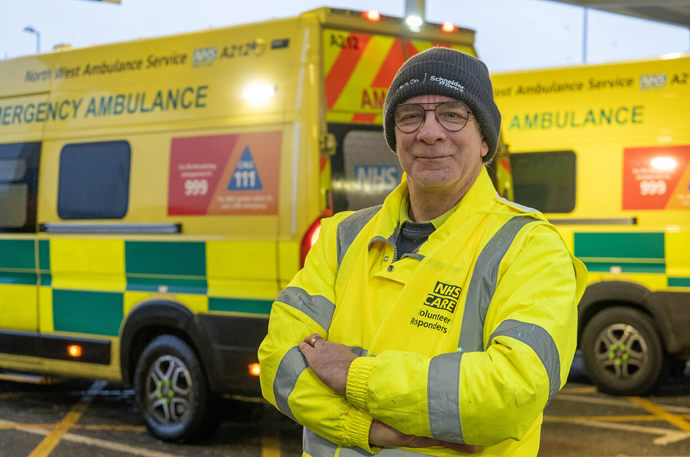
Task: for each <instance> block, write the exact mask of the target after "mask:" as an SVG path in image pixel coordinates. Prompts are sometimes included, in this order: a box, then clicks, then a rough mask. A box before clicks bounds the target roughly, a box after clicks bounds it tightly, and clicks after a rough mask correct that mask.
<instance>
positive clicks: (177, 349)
mask: <svg viewBox="0 0 690 457" xmlns="http://www.w3.org/2000/svg"><path fill="white" fill-rule="evenodd" d="M473 42H474V32H473V31H471V30H467V29H462V28H457V27H454V26H452V25H451V24H443V26H441V25H439V24H422V25H421V26H420V27H418V28H417V29H416V30H411V29H410V28H408V27H407V25H405V23H404V22H403V21H402V20H401V19H399V18H393V17H386V16H381V15H378V14H377V13H376V12H367V13H362V12H357V11H350V10H343V9H333V8H320V9H316V10H313V11H309V12H306V13H304V14H301V15H299V16H297V17H293V18H288V19H277V20H271V21H267V22H261V23H256V24H250V25H241V26H234V27H230V28H218V29H211V30H206V31H201V32H195V33H188V34H181V35H176V36H170V37H164V38H154V39H143V40H137V41H132V42H125V43H118V44H110V45H104V46H94V47H88V48H83V49H74V50H61V51H54V52H52V53H48V54H42V55H36V56H28V57H21V58H16V59H10V60H3V61H0V80H2V84H1V85H0V379H3V380H19V381H31V382H50V380H55V379H60V378H64V377H82V378H92V379H104V380H109V381H116V382H122V383H125V384H127V385H131V386H133V388H134V390H135V392H136V398H137V402H138V405H139V408H140V410H141V413H142V414H143V417H144V419H145V423H146V425H147V427H148V428H149V430H150V431H151V433H152V434H153V435H155V436H156V437H158V438H160V439H163V440H169V441H189V440H192V439H194V438H196V437H199V436H200V435H202V434H203V433H205V432H206V431H208V430H210V429H211V428H212V427H211V425H212V424H213V422H214V420H215V415H216V414H215V413H216V410H217V409H218V408H217V407H215V405H214V400H215V399H216V398H218V397H220V396H232V398H256V397H258V396H259V395H260V387H259V381H258V377H257V376H258V374H259V365H258V360H257V355H256V352H257V348H258V346H259V343H260V342H261V340H262V339H263V337H264V335H265V334H266V332H267V326H268V315H269V311H270V307H271V303H272V301H273V299H274V298H275V297H276V296H277V295H278V294H279V292H280V291H281V290H282V289H283V288H284V287H285V286H286V285H287V283H288V281H289V280H290V279H291V278H292V277H293V275H294V274H295V273H296V272H297V271H298V269H299V268H300V266H301V264H302V261H303V260H304V257H305V255H306V252H307V250H308V249H309V247H310V246H311V245H312V243H313V242H314V241H315V239H316V237H317V236H318V231H319V219H320V218H321V217H322V216H324V215H329V214H332V213H333V212H334V211H340V210H345V209H356V208H361V207H364V206H370V205H372V204H377V203H380V202H381V201H382V198H383V196H384V195H386V194H387V193H388V192H389V191H390V190H391V189H392V188H393V187H394V186H395V185H396V184H397V183H398V182H399V181H400V177H401V171H400V169H399V167H398V165H397V160H396V158H395V155H394V154H393V153H391V152H390V151H389V150H388V148H387V146H386V145H385V141H384V139H383V134H382V129H381V122H382V119H381V108H382V105H383V101H384V99H385V96H386V90H387V88H388V85H389V84H390V82H391V81H392V79H393V76H394V75H395V72H396V70H397V69H398V67H399V66H400V65H401V64H402V63H403V62H404V60H405V59H407V58H408V57H410V56H411V55H414V54H416V53H418V52H420V51H422V50H424V49H427V48H429V47H431V46H446V47H452V48H455V49H459V50H462V51H465V52H467V53H470V54H475V50H474V47H473Z"/></svg>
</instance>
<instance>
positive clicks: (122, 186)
mask: <svg viewBox="0 0 690 457" xmlns="http://www.w3.org/2000/svg"><path fill="white" fill-rule="evenodd" d="M130 155H131V152H130V147H129V143H127V142H126V141H107V142H102V143H80V144H68V145H66V146H65V147H64V148H63V149H62V154H61V155H60V182H59V185H58V215H59V216H60V217H61V218H62V219H120V218H122V217H124V215H125V214H126V213H127V206H128V202H129V172H130Z"/></svg>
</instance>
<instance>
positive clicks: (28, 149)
mask: <svg viewBox="0 0 690 457" xmlns="http://www.w3.org/2000/svg"><path fill="white" fill-rule="evenodd" d="M40 150H41V143H13V144H0V208H2V210H0V232H35V231H36V188H37V186H36V184H37V178H38V156H39V152H40Z"/></svg>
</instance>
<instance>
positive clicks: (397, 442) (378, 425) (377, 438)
mask: <svg viewBox="0 0 690 457" xmlns="http://www.w3.org/2000/svg"><path fill="white" fill-rule="evenodd" d="M299 350H300V352H301V353H302V354H303V355H304V357H305V358H306V359H307V363H308V364H309V367H310V368H311V369H312V370H313V371H314V374H315V375H316V376H317V377H318V378H319V379H320V380H321V382H323V383H324V384H326V386H328V387H329V388H330V389H331V390H333V392H335V393H336V394H338V395H341V396H343V397H345V396H346V389H347V373H348V371H349V369H350V365H351V364H352V361H353V360H354V359H356V358H357V356H356V355H355V354H353V353H352V351H350V349H349V348H348V347H347V346H345V345H344V344H337V343H332V342H330V341H326V340H324V339H323V338H321V337H320V336H319V335H318V334H316V333H315V334H312V335H309V336H308V337H306V338H305V339H304V341H302V342H301V343H299ZM369 443H370V444H371V445H373V446H378V447H409V448H422V447H431V446H445V447H447V448H450V449H453V450H456V451H459V452H464V453H467V454H472V453H476V452H477V450H478V447H477V446H474V445H469V444H458V443H450V442H447V441H441V440H437V439H434V438H429V437H426V436H416V435H406V434H404V433H402V432H400V431H398V430H396V429H394V428H393V427H390V426H388V425H386V424H384V423H383V422H380V421H378V420H376V419H374V420H373V421H372V423H371V427H370V428H369Z"/></svg>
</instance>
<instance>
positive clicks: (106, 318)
mask: <svg viewBox="0 0 690 457" xmlns="http://www.w3.org/2000/svg"><path fill="white" fill-rule="evenodd" d="M238 249H239V250H242V249H246V247H245V248H242V247H241V246H238V243H223V242H203V241H183V242H178V241H126V240H122V239H71V238H60V239H53V240H33V239H3V240H0V295H2V297H0V315H3V317H0V327H5V328H7V327H9V328H11V329H19V330H32V328H31V327H32V326H33V330H35V327H36V324H35V323H34V324H32V322H35V321H39V322H38V327H39V329H40V330H41V331H43V332H54V331H55V332H70V333H80V334H92V335H104V336H117V335H118V334H119V329H120V326H121V324H122V321H123V319H124V316H125V315H126V314H127V313H128V312H129V311H130V310H131V309H132V308H133V307H134V306H136V305H137V304H139V303H141V302H142V301H146V300H147V299H150V298H152V297H154V296H155V297H157V298H165V297H169V299H171V300H175V301H178V302H180V303H182V304H184V305H185V306H187V307H188V308H189V309H191V310H192V311H193V312H197V313H203V312H229V313H236V314H240V315H245V316H246V315H249V316H256V317H263V316H268V314H269V312H270V307H271V304H272V301H273V297H274V296H275V293H276V290H270V288H269V290H255V289H254V290H253V289H250V288H248V287H245V288H244V289H242V286H241V285H240V283H241V282H242V281H241V279H238V278H243V277H246V276H247V274H249V275H250V276H251V275H253V276H254V277H257V276H260V274H261V270H262V268H264V267H266V266H263V267H262V266H261V265H257V264H256V262H254V263H252V262H251V261H250V260H248V261H247V262H245V263H244V265H235V264H233V263H232V262H228V261H227V258H228V253H229V252H230V250H232V252H233V253H235V255H236V254H237V250H238ZM249 254H250V253H249V252H247V253H246V257H245V258H247V259H252V256H251V255H249ZM255 257H256V256H255ZM37 265H38V268H37ZM268 268H270V266H268ZM36 285H38V286H39V288H38V289H39V291H38V298H37V294H36ZM275 288H277V285H276V286H275V287H274V288H273V289H275ZM237 292H239V293H237ZM235 293H237V295H245V296H242V297H238V296H233V295H235ZM262 295H263V296H262ZM36 309H38V312H36Z"/></svg>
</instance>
